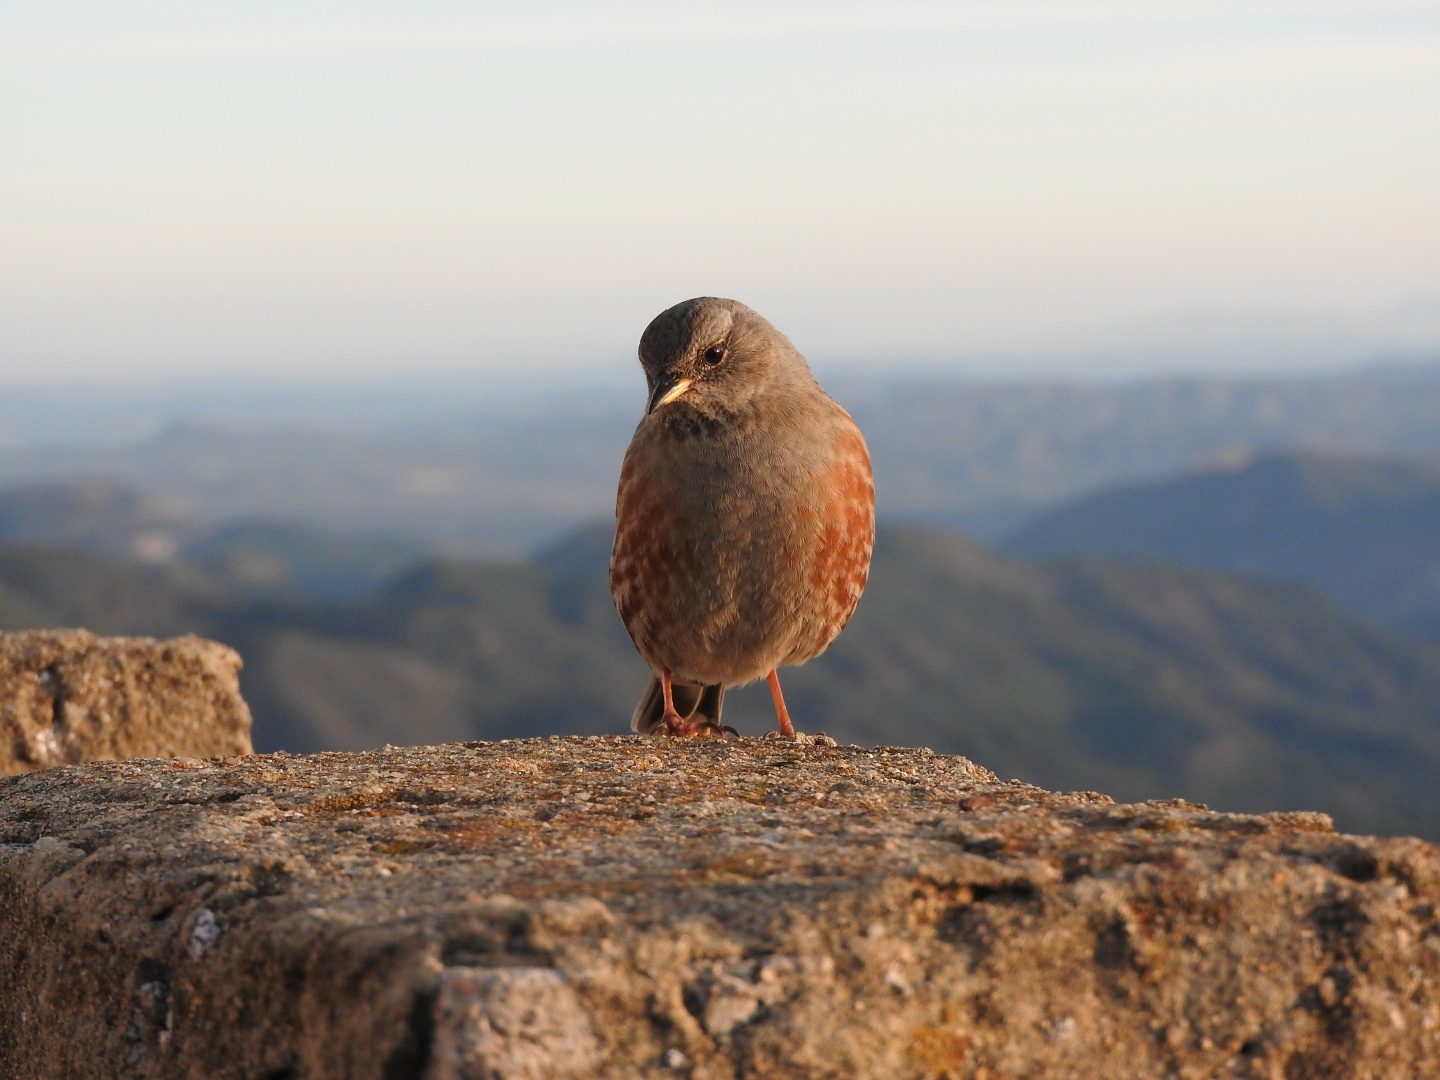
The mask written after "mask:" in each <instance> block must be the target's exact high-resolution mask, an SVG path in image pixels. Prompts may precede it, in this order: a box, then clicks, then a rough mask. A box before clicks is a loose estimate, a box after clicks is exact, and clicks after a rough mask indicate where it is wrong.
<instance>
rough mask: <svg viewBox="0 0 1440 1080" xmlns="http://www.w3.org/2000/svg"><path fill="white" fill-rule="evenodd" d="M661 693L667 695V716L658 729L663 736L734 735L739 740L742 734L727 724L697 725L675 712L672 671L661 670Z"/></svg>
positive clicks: (707, 723) (706, 721)
mask: <svg viewBox="0 0 1440 1080" xmlns="http://www.w3.org/2000/svg"><path fill="white" fill-rule="evenodd" d="M660 691H661V693H663V694H664V695H665V715H664V716H662V717H661V718H660V727H659V728H658V729H657V731H658V732H659V734H661V735H689V736H707V735H718V736H719V737H720V738H722V739H723V738H725V736H726V735H734V736H735V737H736V738H737V739H738V738H739V737H740V733H739V732H738V731H736V730H735V729H734V728H733V727H730V726H729V725H727V724H717V723H715V722H714V721H713V720H702V721H700V722H699V723H696V722H695V721H693V720H686V719H685V718H684V717H683V716H681V715H680V714H679V713H678V712H676V711H675V699H674V696H673V691H672V690H671V688H670V669H669V668H661V669H660Z"/></svg>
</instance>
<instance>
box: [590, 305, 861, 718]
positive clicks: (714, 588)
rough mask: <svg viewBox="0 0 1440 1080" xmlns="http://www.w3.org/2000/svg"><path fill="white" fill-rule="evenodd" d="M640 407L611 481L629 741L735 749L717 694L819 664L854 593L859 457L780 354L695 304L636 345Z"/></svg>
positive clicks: (754, 316) (750, 315) (809, 380)
mask: <svg viewBox="0 0 1440 1080" xmlns="http://www.w3.org/2000/svg"><path fill="white" fill-rule="evenodd" d="M639 355H640V365H641V367H642V368H643V369H644V372H645V382H646V387H647V390H648V394H649V396H648V399H647V401H646V406H645V414H644V416H643V417H642V419H641V420H640V423H639V426H637V427H636V429H635V434H634V437H633V438H632V439H631V441H630V446H629V448H628V449H627V450H626V452H625V458H624V461H623V463H622V465H621V468H620V483H619V490H618V491H617V493H616V500H615V542H614V546H613V548H612V550H611V555H610V591H611V595H612V596H613V598H614V601H615V608H616V610H617V611H618V612H619V614H620V619H621V622H623V623H624V625H625V629H626V631H627V632H628V633H629V635H630V639H631V641H633V642H634V643H635V648H636V650H637V651H638V652H639V654H640V657H641V659H643V660H644V661H645V663H646V664H648V665H649V667H650V670H651V672H652V674H651V678H650V681H649V683H648V684H647V686H646V688H645V692H644V694H643V695H642V696H641V698H640V704H639V705H638V706H637V707H636V709H635V714H634V716H633V717H632V719H631V727H632V729H633V730H635V731H636V732H639V733H640V734H642V735H649V734H659V735H687V736H704V735H719V736H721V737H724V736H725V735H727V734H736V733H735V731H734V729H733V728H729V727H727V726H726V725H724V724H723V723H722V722H721V711H722V707H723V704H724V699H725V690H726V688H727V687H732V686H741V685H744V684H746V683H749V682H753V681H755V680H757V679H761V678H764V679H766V680H767V681H768V682H769V685H770V693H771V696H772V698H773V700H774V704H775V715H776V721H777V723H778V725H779V730H778V731H776V732H772V733H771V734H772V735H774V736H778V737H783V738H787V739H803V738H804V736H801V735H797V733H796V731H795V727H794V723H793V721H792V720H791V718H790V714H789V712H788V710H787V709H786V707H785V699H784V696H783V694H782V693H781V690H780V678H779V674H778V669H779V668H780V667H783V666H787V665H795V664H803V663H805V662H806V661H807V660H810V659H813V658H814V657H816V656H819V655H820V654H821V653H822V652H824V651H825V650H826V649H827V648H828V647H829V646H830V643H831V642H832V641H834V640H835V638H836V637H837V636H838V635H839V634H840V631H841V630H843V629H844V628H845V624H846V623H847V622H848V621H849V620H850V616H851V615H852V614H854V612H855V607H856V605H857V604H858V603H859V602H860V595H861V593H862V592H864V589H865V583H866V579H867V578H868V576H869V572H870V555H871V551H872V550H873V548H874V542H875V483H874V477H873V474H872V472H871V468H870V452H869V449H868V448H867V446H866V445H865V438H864V436H863V435H861V433H860V429H859V427H857V426H856V424H855V421H854V420H852V419H851V418H850V414H849V413H847V412H846V411H845V410H844V409H843V408H841V407H840V405H838V404H837V403H836V402H835V401H834V400H833V399H831V398H830V396H829V395H828V394H826V393H825V391H824V390H822V389H821V388H820V385H819V383H817V382H816V381H815V376H814V375H813V374H812V373H811V371H810V366H809V365H808V364H807V363H806V362H805V358H804V357H803V356H802V355H801V354H800V352H799V351H798V350H797V349H796V348H795V346H794V345H792V344H791V343H790V340H789V339H788V338H787V337H786V336H785V335H784V334H782V333H780V331H778V330H776V329H775V327H773V326H771V325H770V323H769V322H767V321H766V320H765V319H764V318H762V317H761V316H760V315H759V314H758V313H756V312H755V311H752V310H751V309H750V308H748V307H746V306H745V305H744V304H742V303H740V302H739V301H736V300H727V299H724V298H722V297H715V296H700V297H695V298H694V299H691V300H686V301H684V302H683V303H679V304H676V305H675V306H674V307H671V308H668V309H667V310H665V311H663V312H661V313H660V314H659V315H657V316H656V317H655V318H654V319H653V320H652V321H651V322H650V324H649V326H647V327H646V328H645V331H644V333H643V334H642V335H641V337H640V348H639Z"/></svg>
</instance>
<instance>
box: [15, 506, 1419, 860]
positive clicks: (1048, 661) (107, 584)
mask: <svg viewBox="0 0 1440 1080" xmlns="http://www.w3.org/2000/svg"><path fill="white" fill-rule="evenodd" d="M608 546H609V533H608V529H606V528H603V527H597V528H594V529H590V530H586V531H583V532H580V533H577V534H574V535H572V536H571V537H569V538H567V540H566V541H565V542H564V543H561V544H559V545H557V546H554V547H552V548H550V549H548V550H546V551H544V552H543V553H541V554H540V555H539V556H537V557H536V558H534V559H532V560H528V561H523V562H511V563H505V564H488V565H487V564H476V563H468V562H461V561H454V560H445V559H431V560H428V561H425V562H422V563H420V564H417V565H415V566H413V567H411V568H410V569H408V570H405V571H403V572H402V573H400V574H399V575H398V576H396V577H395V578H393V579H392V580H391V581H390V583H389V584H387V585H386V586H385V587H384V588H383V589H382V590H380V591H379V592H378V593H376V594H374V595H373V596H371V597H370V598H368V599H365V600H361V601H354V602H347V603H331V604H326V603H320V602H316V601H313V600H310V601H304V602H302V601H301V600H299V599H296V598H293V597H292V598H289V599H287V598H284V597H273V598H270V599H256V598H255V597H254V596H253V595H251V596H247V595H245V594H244V593H243V591H242V592H235V591H227V590H226V589H224V588H222V587H220V586H219V585H217V584H216V581H215V580H214V579H213V578H211V577H207V576H205V575H203V574H196V575H193V576H192V575H190V574H189V573H188V572H184V571H183V570H182V568H178V567H174V566H172V567H171V568H169V569H168V570H164V571H159V570H155V569H147V568H144V567H141V566H137V565H135V564H133V563H125V562H120V561H117V560H115V559H113V558H109V557H106V556H103V555H96V554H91V553H86V552H76V551H67V550H59V549H55V548H41V547H3V548H0V626H4V627H6V628H18V627H28V626H47V625H48V626H55V625H84V626H89V627H91V628H92V629H94V630H96V631H99V632H110V633H149V634H174V633H179V632H184V631H195V632H199V633H204V634H208V635H210V636H213V637H217V638H219V639H220V640H222V641H227V642H229V643H230V644H232V645H234V646H236V647H237V648H238V649H239V650H240V651H241V653H242V655H243V656H244V657H245V661H246V667H245V670H244V672H243V674H242V686H243V689H244V692H245V694H246V696H247V698H248V699H249V700H250V702H251V705H252V707H253V709H254V711H255V717H256V727H255V739H256V744H257V746H258V747H260V748H262V749H277V748H284V749H290V750H295V751H303V750H318V749H341V748H358V747H365V746H376V745H380V744H383V743H386V742H390V743H417V742H437V741H444V740H452V739H469V738H488V739H496V738H503V737H512V736H522V735H540V734H551V733H570V732H576V733H582V732H594V733H598V732H623V731H624V730H626V725H627V721H628V717H629V715H630V711H631V709H632V708H633V706H634V703H635V700H636V699H637V698H638V696H639V692H640V689H641V687H642V686H643V684H644V681H645V678H646V672H645V670H644V668H643V666H642V664H641V663H640V661H639V659H638V658H637V657H636V655H635V652H634V649H633V648H632V647H631V645H630V643H629V641H628V639H627V638H626V637H625V634H624V631H623V629H622V628H621V626H620V623H619V620H618V618H617V617H616V616H615V613H614V609H613V607H612V606H611V603H610V598H609V591H608V587H607V584H606V579H605V570H604V567H605V562H606V553H607V551H608ZM783 677H784V681H785V687H786V691H787V695H788V698H789V701H790V704H791V708H792V711H793V712H794V714H795V715H796V717H797V718H798V720H799V722H800V725H801V727H802V728H804V729H808V730H811V731H813V730H815V729H817V728H823V729H824V730H826V731H827V732H829V733H830V734H832V735H834V736H835V737H837V738H839V739H841V740H842V741H845V742H851V741H854V742H861V743H883V744H906V745H927V746H931V747H933V748H934V749H936V750H938V751H945V752H958V753H964V754H967V755H969V756H971V757H972V758H974V759H975V760H976V761H979V762H981V763H982V764H985V765H987V766H989V767H991V768H993V769H996V770H997V771H999V772H1000V773H1001V774H1002V775H1005V776H1020V777H1023V778H1025V779H1027V780H1030V781H1033V782H1035V783H1039V784H1044V785H1046V786H1049V787H1059V788H1086V789H1099V790H1104V791H1108V792H1110V793H1112V794H1114V795H1116V796H1117V797H1121V798H1149V797H1171V796H1177V795H1178V796H1184V797H1187V798H1190V799H1194V800H1198V801H1204V802H1208V803H1211V804H1213V805H1216V806H1220V807H1224V808H1226V809H1235V810H1266V809H1279V808H1314V809H1322V810H1328V811H1330V812H1332V813H1334V814H1335V815H1336V817H1337V819H1338V820H1339V821H1340V822H1341V824H1342V825H1343V826H1344V827H1346V828H1348V829H1353V830H1360V831H1375V832H1413V833H1419V834H1421V835H1425V836H1429V837H1433V838H1440V785H1437V784H1436V783H1435V778H1436V776H1437V775H1440V647H1436V646H1431V645H1427V644H1422V643H1416V642H1412V641H1408V640H1405V639H1403V638H1400V637H1397V636H1394V635H1392V634H1389V633H1387V632H1386V631H1383V630H1381V629H1379V628H1378V627H1376V626H1374V625H1372V624H1370V623H1367V622H1364V621H1360V620H1357V619H1355V618H1352V617H1349V616H1346V615H1343V614H1341V613H1339V612H1338V611H1336V610H1335V609H1334V608H1332V607H1331V606H1329V605H1328V604H1327V603H1326V602H1325V601H1324V600H1322V599H1321V598H1320V597H1319V596H1318V595H1316V594H1315V593H1313V592H1311V591H1308V590H1306V589H1303V588H1297V587H1293V586H1285V585H1274V584H1267V583H1262V582H1254V581H1244V580H1238V579H1233V578H1227V577H1223V576H1219V575H1216V574H1213V573H1207V572H1203V571H1196V570H1179V569H1170V568H1166V567H1163V566H1156V565H1148V566H1125V565H1116V564H1112V563H1103V562H1091V561H1082V562H1074V563H1065V564H1059V565H1055V566H1044V567H1042V566H1033V565H1027V564H1025V563H1020V562H1014V561H1010V560H1007V559H1004V558H1000V557H998V556H995V555H992V554H990V553H988V552H986V551H985V550H983V549H981V548H979V547H978V546H976V545H974V544H972V543H969V542H967V541H964V540H962V539H959V538H957V537H955V536H953V535H949V534H946V533H943V532H940V531H934V530H925V529H916V528H908V527H901V526H889V527H887V528H884V529H882V533H881V538H880V542H879V545H878V547H877V549H876V554H875V563H874V571H873V576H872V580H871V584H870V588H869V590H868V591H867V594H866V597H865V599H864V601H862V603H861V606H860V610H859V612H858V613H857V615H856V616H855V619H854V621H853V623H852V625H851V627H850V629H849V630H847V631H846V633H845V634H844V635H842V637H841V638H840V640H839V641H838V642H837V643H836V644H835V646H834V647H832V649H831V650H830V651H829V652H828V653H827V654H826V655H825V656H823V657H822V658H820V659H819V660H816V661H814V662H812V663H811V664H809V665H807V666H805V667H803V668H799V669H793V670H788V669H787V670H786V671H785V672H784V673H783ZM727 719H729V720H730V721H731V722H732V723H734V724H735V725H736V726H737V727H739V728H741V730H743V731H746V732H748V733H750V734H759V733H760V732H763V731H765V730H768V729H769V728H770V727H771V726H772V724H773V719H772V716H771V714H770V706H769V702H768V700H767V697H766V695H765V693H764V692H763V688H759V689H757V688H747V689H745V690H742V691H738V692H736V693H734V694H733V695H731V696H730V697H729V698H728V699H727Z"/></svg>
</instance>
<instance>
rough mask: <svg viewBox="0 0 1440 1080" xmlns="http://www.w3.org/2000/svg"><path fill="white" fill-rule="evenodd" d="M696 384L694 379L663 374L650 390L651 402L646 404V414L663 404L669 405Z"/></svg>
mask: <svg viewBox="0 0 1440 1080" xmlns="http://www.w3.org/2000/svg"><path fill="white" fill-rule="evenodd" d="M694 385H695V380H694V379H682V378H680V377H679V376H677V375H670V374H668V373H667V374H663V375H661V376H660V377H659V378H658V379H656V380H655V389H653V390H651V391H650V403H649V404H648V405H646V406H645V415H646V416H649V415H650V414H651V413H652V412H654V411H655V410H656V409H658V408H659V407H660V406H661V405H669V404H670V402H672V401H674V400H675V399H676V398H678V397H680V395H682V394H684V393H685V391H687V390H689V389H690V387H692V386H694Z"/></svg>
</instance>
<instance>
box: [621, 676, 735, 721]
mask: <svg viewBox="0 0 1440 1080" xmlns="http://www.w3.org/2000/svg"><path fill="white" fill-rule="evenodd" d="M670 700H671V701H672V702H673V703H674V705H675V711H676V712H678V713H679V714H680V715H681V717H682V718H684V719H686V720H693V721H696V722H700V721H707V720H708V721H709V722H710V723H712V724H714V725H715V726H716V727H719V726H720V709H721V706H722V705H723V704H724V702H725V687H723V686H721V685H719V684H718V683H717V684H716V685H714V686H704V685H702V684H701V683H686V682H680V681H679V680H678V679H671V680H670ZM664 717H665V693H664V691H663V690H662V689H661V687H660V676H659V675H651V676H650V685H648V686H647V687H645V693H643V694H641V695H640V704H639V705H637V706H636V707H635V715H634V716H633V717H631V718H630V727H631V729H632V730H634V731H638V732H639V733H640V734H641V735H649V734H651V733H652V732H654V730H655V729H656V728H658V727H659V726H660V721H661V720H662V719H664Z"/></svg>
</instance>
